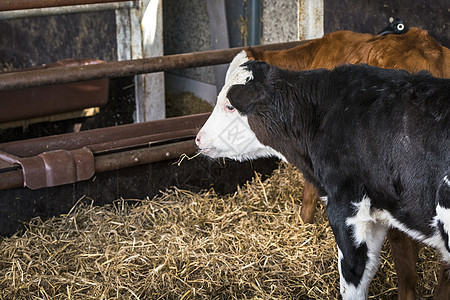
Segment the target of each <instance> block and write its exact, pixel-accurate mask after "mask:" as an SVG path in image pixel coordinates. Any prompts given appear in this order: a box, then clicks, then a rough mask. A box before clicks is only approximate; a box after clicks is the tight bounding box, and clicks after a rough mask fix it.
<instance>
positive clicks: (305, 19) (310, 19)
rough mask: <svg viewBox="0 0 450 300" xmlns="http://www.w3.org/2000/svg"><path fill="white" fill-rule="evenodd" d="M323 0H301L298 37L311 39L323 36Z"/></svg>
mask: <svg viewBox="0 0 450 300" xmlns="http://www.w3.org/2000/svg"><path fill="white" fill-rule="evenodd" d="M323 33H324V29H323V0H299V2H298V37H299V39H300V40H311V39H317V38H321V37H322V36H323Z"/></svg>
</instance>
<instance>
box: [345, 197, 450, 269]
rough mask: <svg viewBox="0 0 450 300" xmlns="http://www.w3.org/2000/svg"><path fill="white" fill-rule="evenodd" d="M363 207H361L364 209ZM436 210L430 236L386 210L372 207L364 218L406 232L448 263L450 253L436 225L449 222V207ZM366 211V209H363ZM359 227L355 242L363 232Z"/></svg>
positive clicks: (449, 261) (431, 223)
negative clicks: (412, 227) (369, 214)
mask: <svg viewBox="0 0 450 300" xmlns="http://www.w3.org/2000/svg"><path fill="white" fill-rule="evenodd" d="M364 210H365V209H363V211H364ZM436 210H437V211H438V210H439V213H437V215H436V216H435V217H434V218H433V220H432V221H431V222H430V226H431V227H432V228H433V229H434V234H433V235H430V236H426V235H424V234H423V233H421V232H419V231H417V230H414V229H411V228H409V227H408V226H406V225H405V224H403V223H402V222H400V221H399V220H397V219H395V218H394V217H393V216H392V214H391V213H390V212H389V211H387V210H378V209H374V210H372V211H371V216H370V217H366V219H374V220H375V222H377V223H378V224H381V225H382V226H383V227H384V226H388V227H393V228H396V229H398V230H400V231H402V232H404V233H405V234H407V235H408V236H409V237H411V238H412V239H414V240H416V241H419V242H422V243H424V244H426V245H428V246H430V247H433V248H435V249H436V250H438V251H439V252H440V253H441V255H442V258H443V259H444V260H445V261H447V262H448V263H450V253H448V251H447V248H446V247H445V241H444V239H443V238H442V236H441V234H440V232H439V229H438V226H437V222H438V220H441V221H442V222H443V224H450V209H445V208H442V207H439V206H438V207H437V208H436ZM365 211H367V210H365ZM353 223H355V224H356V223H357V222H355V221H348V223H347V225H349V224H350V225H352V224H353ZM361 227H362V228H364V226H361ZM362 228H360V229H359V230H358V234H359V236H356V235H357V234H355V242H358V240H361V239H362V236H363V234H362V232H364V229H362ZM448 229H450V227H449V226H448V225H447V230H448Z"/></svg>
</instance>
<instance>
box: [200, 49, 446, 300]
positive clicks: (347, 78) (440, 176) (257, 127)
mask: <svg viewBox="0 0 450 300" xmlns="http://www.w3.org/2000/svg"><path fill="white" fill-rule="evenodd" d="M245 61H246V58H245V54H243V53H241V54H239V55H238V56H236V58H235V59H234V61H233V62H232V64H231V65H230V68H229V70H228V73H227V76H226V83H225V86H224V88H223V89H222V91H221V92H220V94H219V96H218V101H217V104H216V107H215V108H214V111H213V113H212V115H211V117H210V118H209V119H208V121H207V122H206V123H205V125H204V127H203V128H202V129H201V130H200V132H199V133H198V135H197V139H196V141H197V145H198V146H199V148H200V149H201V152H202V153H204V154H206V155H208V156H211V157H230V158H234V159H238V160H243V159H252V158H256V157H261V156H277V157H280V158H281V159H283V160H285V161H287V162H289V163H291V164H294V165H295V166H297V167H298V168H299V169H300V171H302V172H303V174H304V175H305V176H306V177H307V179H309V180H311V181H312V182H313V183H315V184H316V185H317V186H318V187H319V188H321V189H323V190H324V191H325V192H326V193H327V195H328V203H327V214H328V217H329V221H330V224H331V227H332V229H333V232H334V235H335V238H336V242H337V245H338V252H339V272H340V280H341V281H340V282H341V294H342V296H343V298H344V299H363V298H367V293H368V286H369V284H370V281H371V279H372V278H373V276H374V275H375V273H376V271H377V269H378V267H379V257H380V249H381V246H382V243H383V240H384V238H385V234H386V231H387V229H388V228H389V227H395V228H397V229H399V230H401V231H403V232H405V233H407V234H408V235H410V236H411V237H413V238H415V239H417V240H419V241H422V242H424V243H425V244H427V245H430V246H432V247H434V248H436V249H438V250H439V251H440V253H441V254H442V257H443V259H444V261H446V262H448V263H450V245H449V233H450V80H447V79H438V78H434V77H432V76H430V75H428V74H426V73H419V74H415V75H410V74H409V73H407V72H406V71H398V70H387V69H380V68H375V67H369V66H353V65H345V66H340V67H337V68H335V69H334V70H331V71H328V70H325V69H319V70H311V71H303V72H290V71H285V70H281V69H279V68H277V67H273V66H269V65H267V64H265V63H262V62H245ZM244 62H245V63H244ZM242 63H244V64H242Z"/></svg>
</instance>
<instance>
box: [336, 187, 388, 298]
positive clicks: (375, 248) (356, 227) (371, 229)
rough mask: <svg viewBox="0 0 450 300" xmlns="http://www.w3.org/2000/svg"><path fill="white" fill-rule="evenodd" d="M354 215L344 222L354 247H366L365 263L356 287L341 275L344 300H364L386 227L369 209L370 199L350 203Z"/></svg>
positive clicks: (376, 265) (378, 263)
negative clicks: (351, 234) (364, 245)
mask: <svg viewBox="0 0 450 300" xmlns="http://www.w3.org/2000/svg"><path fill="white" fill-rule="evenodd" d="M352 204H353V205H354V207H355V211H356V214H355V215H354V216H353V217H350V218H348V219H347V220H346V222H345V224H346V225H347V226H348V227H351V231H352V233H353V241H354V246H355V247H359V246H360V245H361V244H362V243H365V244H366V246H367V263H366V266H365V269H364V273H363V276H362V278H361V281H360V282H359V284H358V285H357V286H355V285H353V284H350V283H347V282H346V281H345V278H343V276H342V275H341V281H342V280H344V282H341V293H342V297H343V298H344V299H365V298H367V293H368V289H369V284H370V282H371V280H372V278H373V277H374V276H375V273H376V272H377V270H378V267H379V265H380V252H381V246H382V245H383V241H384V238H385V236H386V232H387V229H388V226H387V224H386V223H385V222H379V220H377V216H376V213H374V211H373V210H372V208H371V201H370V198H369V197H367V196H364V197H363V198H362V200H361V201H360V202H359V203H352Z"/></svg>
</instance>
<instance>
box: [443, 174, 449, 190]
mask: <svg viewBox="0 0 450 300" xmlns="http://www.w3.org/2000/svg"><path fill="white" fill-rule="evenodd" d="M444 182H445V184H446V185H448V186H449V187H450V180H448V177H447V175H445V177H444Z"/></svg>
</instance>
